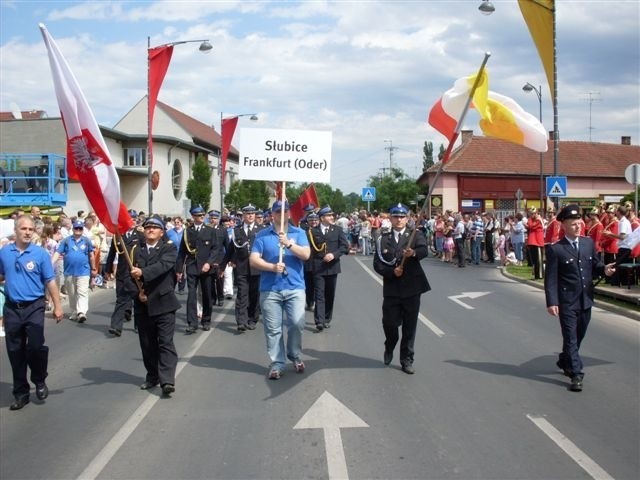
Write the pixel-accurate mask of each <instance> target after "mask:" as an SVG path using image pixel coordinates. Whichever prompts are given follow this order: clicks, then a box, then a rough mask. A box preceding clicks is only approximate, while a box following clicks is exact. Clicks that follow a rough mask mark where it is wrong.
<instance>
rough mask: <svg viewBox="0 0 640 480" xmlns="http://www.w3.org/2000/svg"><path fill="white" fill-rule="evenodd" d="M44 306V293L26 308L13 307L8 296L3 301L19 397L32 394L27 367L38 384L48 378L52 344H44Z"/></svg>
mask: <svg viewBox="0 0 640 480" xmlns="http://www.w3.org/2000/svg"><path fill="white" fill-rule="evenodd" d="M44 307H45V300H44V297H43V298H40V299H38V300H36V301H35V302H33V303H31V304H30V305H28V306H26V307H25V308H17V307H13V306H11V305H10V303H9V300H7V302H6V303H5V305H4V330H5V334H6V338H5V340H6V344H7V355H8V356H9V363H10V364H11V371H12V373H13V395H14V397H16V398H23V397H28V396H29V391H30V390H31V386H30V385H29V382H28V381H27V367H29V368H30V369H31V381H32V382H33V383H35V384H36V386H37V385H40V384H41V383H44V380H45V378H47V366H48V364H49V347H47V346H46V345H45V344H44Z"/></svg>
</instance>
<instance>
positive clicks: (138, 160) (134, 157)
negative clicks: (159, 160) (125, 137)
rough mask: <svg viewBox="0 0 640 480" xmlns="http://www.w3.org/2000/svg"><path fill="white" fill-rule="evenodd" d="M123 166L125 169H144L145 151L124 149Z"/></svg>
mask: <svg viewBox="0 0 640 480" xmlns="http://www.w3.org/2000/svg"><path fill="white" fill-rule="evenodd" d="M123 164H124V165H123V166H125V167H146V166H147V149H146V148H125V149H124V160H123Z"/></svg>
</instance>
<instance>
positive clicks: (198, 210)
mask: <svg viewBox="0 0 640 480" xmlns="http://www.w3.org/2000/svg"><path fill="white" fill-rule="evenodd" d="M190 213H191V217H192V218H193V225H191V226H189V227H188V228H185V229H184V232H183V234H182V242H181V243H180V249H179V250H178V259H177V263H176V271H177V272H178V274H177V277H178V281H179V280H180V279H181V278H182V275H183V273H182V272H183V271H185V272H186V273H185V274H186V276H187V288H188V289H189V291H188V295H187V328H186V329H185V333H186V334H187V335H190V334H192V333H195V332H196V331H197V330H198V287H199V289H200V293H201V295H202V320H201V321H202V329H203V330H210V329H211V274H210V270H211V266H212V265H213V264H214V263H215V255H216V250H215V248H214V247H215V246H216V241H217V236H216V233H215V230H214V229H213V228H211V227H208V226H206V225H205V224H204V209H203V208H202V207H201V206H200V205H196V206H195V207H193V208H191V210H190ZM183 267H185V268H184V269H183Z"/></svg>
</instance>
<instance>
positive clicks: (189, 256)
mask: <svg viewBox="0 0 640 480" xmlns="http://www.w3.org/2000/svg"><path fill="white" fill-rule="evenodd" d="M216 230H217V229H215V228H212V227H209V226H208V225H202V227H201V228H200V231H199V232H198V231H196V227H195V226H194V225H192V226H190V227H188V228H185V229H184V232H183V234H182V241H181V242H180V249H179V251H178V258H177V262H176V270H177V271H178V272H182V267H183V266H184V265H185V264H186V266H187V273H191V274H196V275H199V274H200V272H201V271H202V266H203V265H204V264H205V263H208V264H209V265H211V266H213V264H214V263H218V262H216V258H218V257H219V249H220V248H223V246H222V245H220V242H222V241H223V239H222V237H220V236H219V235H218V234H217V233H216ZM174 248H175V247H174Z"/></svg>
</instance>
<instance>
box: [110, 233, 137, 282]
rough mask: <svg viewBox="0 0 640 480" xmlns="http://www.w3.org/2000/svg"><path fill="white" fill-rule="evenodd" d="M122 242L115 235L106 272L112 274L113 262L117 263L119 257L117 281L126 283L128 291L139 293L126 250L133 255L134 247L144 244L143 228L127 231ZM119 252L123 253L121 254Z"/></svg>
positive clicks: (122, 237)
mask: <svg viewBox="0 0 640 480" xmlns="http://www.w3.org/2000/svg"><path fill="white" fill-rule="evenodd" d="M120 238H121V240H118V237H116V236H115V235H114V237H113V240H112V241H111V246H110V247H109V253H108V254H107V264H106V266H105V270H106V271H107V272H108V273H111V271H112V270H113V262H115V259H116V254H117V255H118V263H117V267H116V274H115V277H116V280H118V281H122V282H125V285H126V287H127V290H132V291H137V288H136V285H135V283H134V281H133V279H132V278H131V274H130V271H131V268H130V267H129V262H128V261H127V259H126V257H125V256H124V248H125V246H126V249H127V251H128V252H129V254H131V249H132V248H133V246H134V245H139V244H140V243H141V242H144V233H143V230H142V228H141V227H140V229H138V228H132V229H131V230H129V231H127V233H125V234H124V235H122V236H121V237H120ZM118 252H122V253H121V254H120V253H118Z"/></svg>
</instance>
